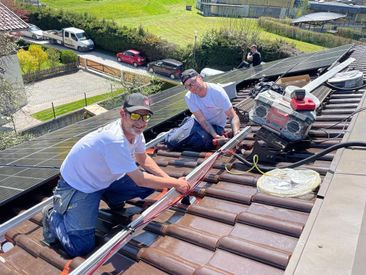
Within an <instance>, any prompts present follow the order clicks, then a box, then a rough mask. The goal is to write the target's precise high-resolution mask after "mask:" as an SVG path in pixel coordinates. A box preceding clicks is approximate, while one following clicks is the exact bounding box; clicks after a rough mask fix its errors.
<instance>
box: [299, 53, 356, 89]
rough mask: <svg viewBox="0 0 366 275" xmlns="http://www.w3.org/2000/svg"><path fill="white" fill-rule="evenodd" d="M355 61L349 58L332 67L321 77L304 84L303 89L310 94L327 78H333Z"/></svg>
mask: <svg viewBox="0 0 366 275" xmlns="http://www.w3.org/2000/svg"><path fill="white" fill-rule="evenodd" d="M355 60H356V59H355V58H353V57H350V58H348V59H346V60H345V61H343V62H342V63H340V64H338V65H337V66H335V67H333V68H332V69H331V70H329V71H327V72H326V73H325V74H322V75H321V76H319V77H317V78H316V79H314V80H313V81H311V82H310V83H308V84H306V85H305V86H304V87H302V88H303V89H305V91H307V92H309V93H310V92H312V91H314V90H315V89H316V88H318V87H319V86H320V85H322V84H323V83H324V82H325V81H327V80H328V79H329V78H331V77H333V76H334V75H335V74H336V73H339V72H340V71H342V70H343V69H345V68H346V67H347V66H349V65H350V64H351V63H352V62H353V61H355Z"/></svg>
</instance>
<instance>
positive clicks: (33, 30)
mask: <svg viewBox="0 0 366 275" xmlns="http://www.w3.org/2000/svg"><path fill="white" fill-rule="evenodd" d="M28 26H29V27H28V29H25V30H23V31H20V35H21V36H26V37H30V38H33V39H38V40H40V39H43V31H42V30H41V29H40V28H38V27H37V26H36V25H33V24H28Z"/></svg>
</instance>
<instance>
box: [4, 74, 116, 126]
mask: <svg viewBox="0 0 366 275" xmlns="http://www.w3.org/2000/svg"><path fill="white" fill-rule="evenodd" d="M118 88H121V84H119V83H117V82H114V81H112V80H108V79H106V78H103V77H101V76H99V75H96V74H93V73H90V72H86V71H83V70H79V71H77V72H75V73H72V74H67V75H63V76H58V77H53V78H50V79H46V80H41V81H37V82H34V83H32V84H30V85H26V86H25V89H26V92H27V96H28V104H27V105H26V106H24V107H23V108H22V109H21V110H19V111H18V112H17V113H16V114H15V127H16V129H17V131H21V130H24V129H26V128H29V127H31V126H35V125H37V124H39V123H41V121H39V120H36V119H34V118H32V117H31V114H33V113H35V112H38V111H41V110H44V109H47V108H51V107H52V102H53V104H54V106H58V105H61V104H65V103H70V102H73V101H76V100H80V99H83V98H84V93H86V96H87V97H91V96H95V95H99V94H104V93H107V92H109V91H111V89H112V90H116V89H118ZM4 127H5V128H9V127H10V128H12V126H11V125H10V124H7V125H5V126H4Z"/></svg>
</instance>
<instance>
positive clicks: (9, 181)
mask: <svg viewBox="0 0 366 275" xmlns="http://www.w3.org/2000/svg"><path fill="white" fill-rule="evenodd" d="M352 46H353V45H345V46H341V47H337V48H333V49H328V50H326V51H323V52H318V53H308V54H303V55H301V56H298V57H289V58H285V59H282V60H277V61H273V62H268V63H266V64H263V65H259V66H256V67H251V68H249V69H245V70H244V69H236V70H232V71H229V72H227V73H223V74H220V75H216V76H209V77H207V78H205V80H207V81H211V82H216V83H222V84H224V83H228V82H235V83H236V85H237V84H240V83H242V82H243V81H248V80H256V79H259V78H262V77H264V76H265V77H277V76H281V75H284V74H289V73H295V72H296V73H298V72H302V71H307V70H311V69H317V68H323V67H328V66H330V65H331V64H332V63H333V62H335V61H336V60H338V59H339V58H340V57H341V56H343V55H345V54H346V53H347V52H348V51H349V50H350V49H351V48H352ZM185 93H186V90H185V88H184V86H183V85H179V86H176V87H173V88H170V89H168V90H166V91H164V92H162V93H158V94H155V95H152V96H151V97H150V98H151V100H152V110H153V111H154V116H153V117H152V119H151V121H150V122H149V126H148V129H147V130H149V129H152V128H153V127H154V126H157V125H159V124H161V123H162V122H163V121H165V120H167V119H170V118H172V117H174V116H176V115H178V114H181V113H182V112H184V111H186V110H187V106H186V103H185V100H184V95H185ZM118 118H119V109H118V108H116V109H114V110H111V111H108V112H106V113H103V114H101V115H98V116H95V117H92V118H89V119H86V120H82V121H79V122H76V123H74V124H72V125H69V126H66V127H64V128H61V129H58V130H56V131H53V132H50V133H47V134H45V135H43V136H41V137H38V138H36V139H34V140H30V141H27V142H24V143H22V144H19V145H17V146H14V147H12V148H9V149H6V150H3V151H0V188H2V189H4V190H16V189H19V190H17V192H12V191H6V192H5V191H4V192H0V205H3V204H4V203H6V202H8V201H10V200H11V199H12V198H11V196H10V195H9V194H12V195H14V198H15V197H18V196H19V195H20V194H21V193H24V192H28V191H30V190H32V189H34V188H35V187H37V186H39V185H40V184H43V183H44V182H46V181H48V180H49V179H52V178H55V177H57V176H58V173H59V170H58V169H54V168H57V167H59V166H60V165H61V163H62V161H63V159H64V158H65V157H66V155H67V153H68V152H69V150H70V149H71V147H72V146H73V145H74V144H75V143H76V142H77V141H78V140H79V139H80V138H81V137H83V136H84V135H86V134H87V133H89V132H91V131H94V130H96V129H97V128H99V127H102V126H103V125H105V124H107V123H110V122H111V121H114V120H116V119H118ZM2 164H3V165H4V164H7V165H28V164H31V165H34V166H49V167H53V168H24V167H11V166H1V165H2ZM23 178H27V179H29V180H28V182H27V181H26V180H23ZM17 179H18V185H16V182H17ZM26 183H28V184H26ZM7 185H8V189H6V186H7ZM16 186H19V187H21V188H17V187H16ZM0 190H1V189H0ZM20 190H21V191H20Z"/></svg>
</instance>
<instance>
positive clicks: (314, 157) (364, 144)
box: [234, 141, 366, 173]
mask: <svg viewBox="0 0 366 275" xmlns="http://www.w3.org/2000/svg"><path fill="white" fill-rule="evenodd" d="M351 146H358V147H366V142H361V141H350V142H343V143H338V144H335V145H333V146H330V147H328V148H327V149H325V150H323V151H321V152H319V153H317V154H314V155H312V156H310V157H308V158H305V159H303V160H300V161H298V162H295V163H292V164H290V165H287V166H282V167H272V166H264V165H258V164H257V163H251V162H250V161H247V160H246V159H244V158H243V157H242V156H240V155H238V154H234V157H235V158H237V159H238V160H240V161H241V162H243V163H244V164H246V165H248V166H249V167H253V166H254V167H259V169H260V170H263V171H269V170H273V169H276V168H281V169H282V168H295V167H298V166H301V165H303V164H305V163H307V162H310V161H313V160H317V159H319V158H320V157H322V156H324V155H326V154H328V153H329V152H332V151H334V150H337V149H339V148H343V147H351ZM257 170H258V169H257ZM260 170H258V171H259V172H260V173H262V171H260Z"/></svg>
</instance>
